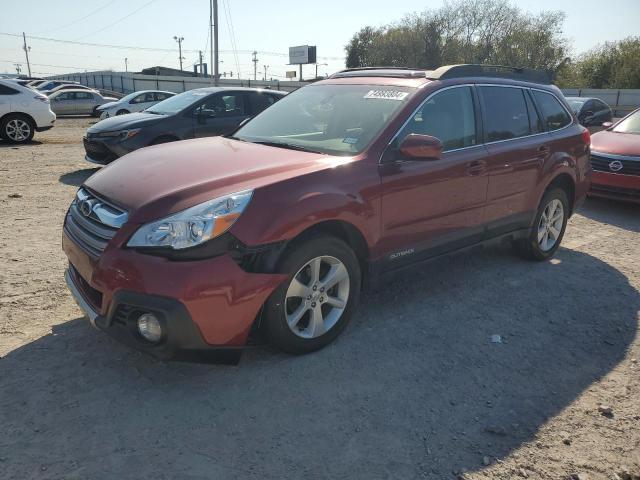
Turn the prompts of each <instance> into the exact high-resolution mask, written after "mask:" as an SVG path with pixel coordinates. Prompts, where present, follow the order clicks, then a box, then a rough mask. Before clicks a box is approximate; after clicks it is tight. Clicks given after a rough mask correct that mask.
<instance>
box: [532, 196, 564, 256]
mask: <svg viewBox="0 0 640 480" xmlns="http://www.w3.org/2000/svg"><path fill="white" fill-rule="evenodd" d="M563 223H564V207H563V206H562V202H561V201H560V200H558V199H556V198H554V199H553V200H551V201H550V202H549V203H547V205H546V206H545V207H544V210H543V211H542V215H540V222H539V223H538V245H539V246H540V249H541V250H542V251H543V252H548V251H549V250H551V249H552V248H553V247H554V246H555V244H556V243H557V242H558V238H559V237H560V232H562V224H563Z"/></svg>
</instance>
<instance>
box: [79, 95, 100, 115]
mask: <svg viewBox="0 0 640 480" xmlns="http://www.w3.org/2000/svg"><path fill="white" fill-rule="evenodd" d="M76 100H77V102H76V109H77V113H79V114H83V113H92V112H93V109H94V108H95V107H96V106H97V105H98V96H97V95H96V94H94V93H92V92H76Z"/></svg>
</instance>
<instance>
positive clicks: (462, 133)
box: [380, 85, 488, 268]
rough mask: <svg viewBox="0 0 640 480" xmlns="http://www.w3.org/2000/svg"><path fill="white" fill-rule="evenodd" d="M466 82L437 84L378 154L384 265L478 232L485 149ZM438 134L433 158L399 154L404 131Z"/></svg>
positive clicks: (458, 243) (474, 238) (453, 245)
mask: <svg viewBox="0 0 640 480" xmlns="http://www.w3.org/2000/svg"><path fill="white" fill-rule="evenodd" d="M479 124H480V117H479V112H478V105H477V100H476V97H475V95H474V90H473V87H472V86H469V85H464V86H456V87H452V88H446V89H444V90H441V91H438V92H436V93H434V94H432V95H431V96H430V97H428V98H427V99H426V100H425V102H424V103H423V104H422V105H421V106H420V107H419V108H418V110H417V111H416V112H415V113H414V114H413V116H412V117H411V118H410V119H409V121H408V123H407V124H406V125H405V126H404V127H403V128H402V129H401V130H400V132H399V133H398V135H397V136H396V137H395V139H394V140H393V141H392V142H391V144H390V145H389V147H388V148H387V151H386V152H385V154H384V155H383V158H382V161H381V165H380V176H381V181H382V189H383V196H382V230H383V233H382V236H381V237H382V240H381V242H382V249H383V251H386V252H388V256H387V259H386V260H387V261H386V262H385V263H386V265H387V267H388V268H395V267H397V266H401V265H402V264H404V263H411V262H413V261H416V260H420V259H423V258H428V257H431V256H434V255H438V254H441V253H445V252H447V251H451V250H455V249H457V248H461V247H465V246H468V245H471V244H473V243H476V242H478V241H480V240H481V239H482V237H483V225H482V221H483V209H484V205H485V201H486V195H487V181H488V180H487V171H486V166H485V162H486V156H487V150H486V148H485V147H484V145H482V144H481V143H482V142H481V141H480V138H481V137H480V131H481V129H480V125H479ZM412 133H415V134H423V135H431V136H434V137H437V138H439V139H440V141H442V143H443V147H444V148H443V154H442V157H441V158H440V159H438V160H423V159H421V160H416V159H411V158H405V157H403V155H402V153H401V152H400V151H399V146H400V144H401V143H402V141H403V140H404V138H405V137H406V136H407V135H409V134H412Z"/></svg>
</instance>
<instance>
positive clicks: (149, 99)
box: [98, 90, 175, 119]
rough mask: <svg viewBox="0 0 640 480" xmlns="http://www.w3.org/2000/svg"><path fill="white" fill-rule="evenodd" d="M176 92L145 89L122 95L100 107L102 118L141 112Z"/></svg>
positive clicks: (99, 111)
mask: <svg viewBox="0 0 640 480" xmlns="http://www.w3.org/2000/svg"><path fill="white" fill-rule="evenodd" d="M174 95H175V93H173V92H165V91H162V90H143V91H140V92H133V93H130V94H129V95H127V96H126V97H122V98H121V99H120V100H118V101H117V102H111V103H105V104H104V105H102V106H100V107H99V108H98V113H100V118H101V119H105V118H109V117H113V116H115V115H126V114H127V113H133V112H141V111H143V110H146V109H147V108H149V107H151V106H153V105H155V104H156V103H158V102H161V101H163V100H166V99H167V98H170V97H173V96H174Z"/></svg>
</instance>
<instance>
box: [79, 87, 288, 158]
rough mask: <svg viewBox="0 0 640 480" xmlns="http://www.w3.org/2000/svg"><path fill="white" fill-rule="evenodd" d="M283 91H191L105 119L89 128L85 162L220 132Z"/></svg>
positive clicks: (240, 89) (234, 126)
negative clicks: (141, 110)
mask: <svg viewBox="0 0 640 480" xmlns="http://www.w3.org/2000/svg"><path fill="white" fill-rule="evenodd" d="M285 95H286V92H280V91H277V90H261V89H256V88H223V87H212V88H199V89H195V90H189V91H188V92H184V93H181V94H179V95H176V96H174V97H171V98H168V99H167V100H164V101H162V102H160V103H157V104H155V105H154V106H152V107H151V108H148V109H147V110H145V111H143V112H139V113H131V114H129V115H121V116H116V117H111V118H107V119H105V120H102V121H100V122H98V123H97V124H95V125H93V126H92V127H90V128H89V129H87V134H86V136H85V137H84V139H83V140H84V148H85V151H86V155H85V160H87V161H89V162H92V163H98V164H103V165H104V164H107V163H109V162H112V161H113V160H115V159H117V158H118V157H121V156H122V155H125V154H127V153H129V152H132V151H133V150H137V149H138V148H142V147H146V146H149V145H157V144H159V143H166V142H173V141H176V140H186V139H189V138H198V137H212V136H216V135H224V134H226V133H230V132H232V131H233V130H235V129H236V127H237V126H238V125H239V124H240V123H242V122H243V121H244V120H246V119H247V118H250V117H252V116H254V115H256V114H258V113H260V112H261V111H262V110H264V109H265V108H267V107H268V106H270V105H272V104H273V103H275V102H277V101H278V100H279V99H281V98H282V97H283V96H285Z"/></svg>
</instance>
